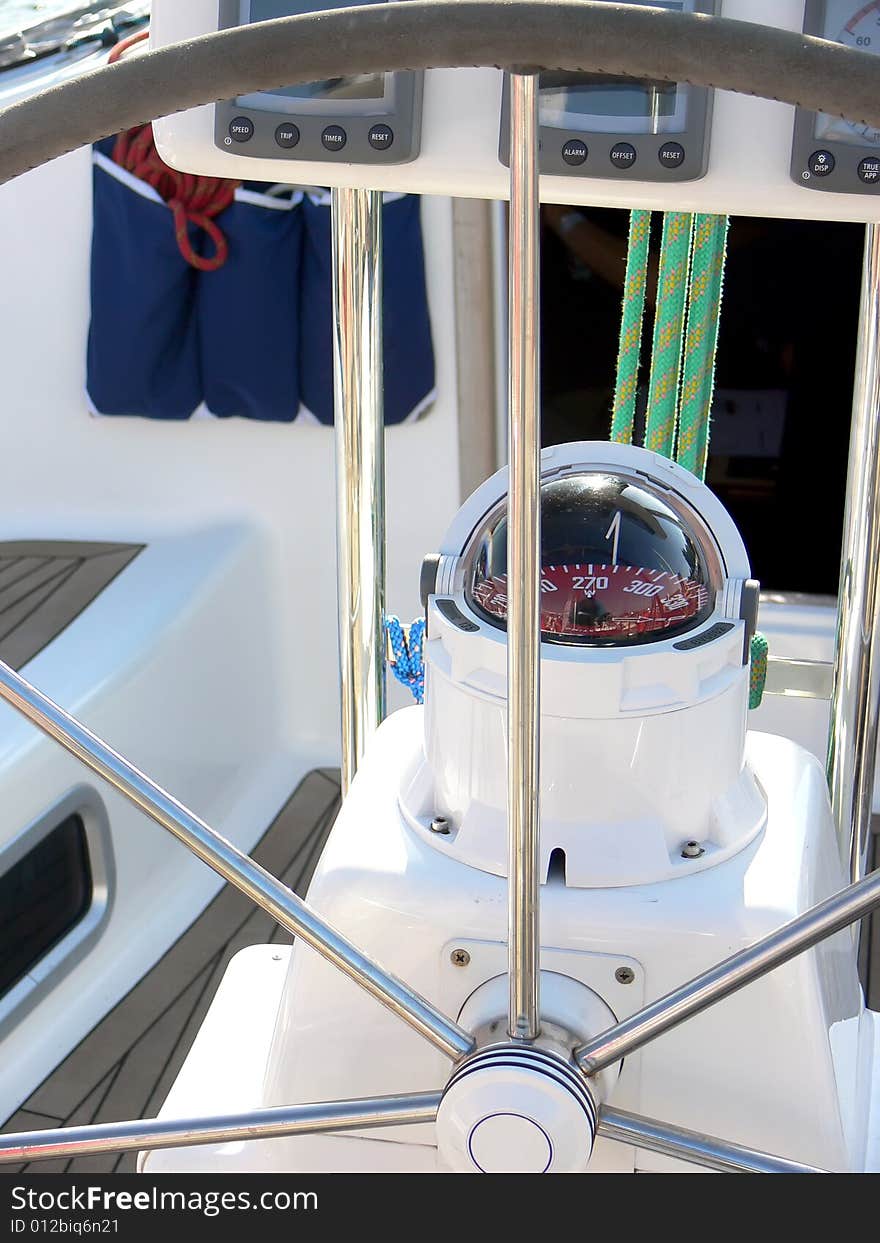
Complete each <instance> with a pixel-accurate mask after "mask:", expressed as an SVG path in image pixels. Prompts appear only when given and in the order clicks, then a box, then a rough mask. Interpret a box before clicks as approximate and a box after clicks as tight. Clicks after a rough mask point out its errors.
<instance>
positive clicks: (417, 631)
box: [385, 616, 425, 704]
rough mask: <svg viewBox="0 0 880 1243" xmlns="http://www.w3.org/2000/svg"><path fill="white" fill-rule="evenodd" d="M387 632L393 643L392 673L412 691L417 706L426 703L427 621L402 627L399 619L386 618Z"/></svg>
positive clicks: (415, 622) (420, 620)
mask: <svg viewBox="0 0 880 1243" xmlns="http://www.w3.org/2000/svg"><path fill="white" fill-rule="evenodd" d="M385 631H386V633H387V635H388V638H389V640H390V642H391V650H392V652H393V653H394V660H393V661H392V662H391V672H392V673H393V674H394V676H395V677H396V678H397V680H398V682H401V683H402V684H403V685H404V686H408V687H409V689H410V690H411V691H412V695H413V699H415V701H416V703H417V704H420V703H424V701H425V660H424V656H423V653H422V648H423V646H424V642H425V621H424V618H419V620H418V621H414V622H413V624H412V625H411V626H404V625H402V623H401V621H400V618H399V617H394V616H389V617H386V618H385Z"/></svg>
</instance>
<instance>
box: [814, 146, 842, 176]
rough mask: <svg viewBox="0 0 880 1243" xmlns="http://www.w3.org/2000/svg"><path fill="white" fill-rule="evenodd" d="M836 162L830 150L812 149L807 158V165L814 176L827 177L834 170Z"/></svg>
mask: <svg viewBox="0 0 880 1243" xmlns="http://www.w3.org/2000/svg"><path fill="white" fill-rule="evenodd" d="M836 163H837V161H836V160H835V158H834V156H833V155H832V154H831V152H830V151H814V152H813V154H812V155H811V156H810V158H809V160H807V167H808V168H809V170H810V172H811V173H812V174H813V176H814V177H827V176H828V174H829V173H833V172H834V166H835V164H836Z"/></svg>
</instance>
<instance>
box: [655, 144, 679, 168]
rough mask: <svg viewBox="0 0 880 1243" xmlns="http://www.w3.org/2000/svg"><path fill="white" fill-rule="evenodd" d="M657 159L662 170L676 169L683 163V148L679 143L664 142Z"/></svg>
mask: <svg viewBox="0 0 880 1243" xmlns="http://www.w3.org/2000/svg"><path fill="white" fill-rule="evenodd" d="M657 159H658V160H659V161H660V163H661V164H662V165H663V167H664V168H678V167H679V166H680V165H681V164H683V163H684V147H683V146H682V145H681V143H680V142H664V144H663V146H662V147H661V148H660V150H659V151H658V152H657Z"/></svg>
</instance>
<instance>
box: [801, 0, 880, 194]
mask: <svg viewBox="0 0 880 1243" xmlns="http://www.w3.org/2000/svg"><path fill="white" fill-rule="evenodd" d="M804 33H805V34H812V35H819V36H820V37H821V38H823V39H828V40H829V41H830V42H832V43H841V44H843V45H844V46H846V47H852V48H858V49H859V51H862V52H869V53H872V54H876V53H878V52H880V0H869V2H868V3H861V4H860V3H859V0H807V6H806V13H805V17H804ZM791 175H792V178H793V179H794V180H795V181H797V182H798V183H799V184H800V185H802V186H804V187H805V188H806V189H808V190H834V191H838V192H839V191H843V192H844V193H848V194H870V193H874V192H876V191H877V190H878V189H880V129H876V128H875V127H874V126H872V125H867V124H865V123H864V122H862V121H848V120H846V119H844V118H843V117H838V116H831V115H829V114H828V113H825V112H818V113H817V112H809V111H806V110H804V109H802V108H799V109H798V110H797V116H796V120H795V130H794V148H793V153H792V164H791Z"/></svg>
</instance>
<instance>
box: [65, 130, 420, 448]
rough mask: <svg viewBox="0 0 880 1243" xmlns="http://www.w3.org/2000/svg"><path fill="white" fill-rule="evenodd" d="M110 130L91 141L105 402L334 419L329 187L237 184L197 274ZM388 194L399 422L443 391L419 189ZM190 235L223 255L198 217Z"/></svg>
mask: <svg viewBox="0 0 880 1243" xmlns="http://www.w3.org/2000/svg"><path fill="white" fill-rule="evenodd" d="M114 141H115V140H114V139H108V140H106V141H105V142H103V143H100V144H98V146H97V147H96V148H95V152H94V160H95V167H94V230H93V239H92V266H91V295H92V317H91V324H90V329H89V341H88V356H87V381H86V387H87V390H88V396H89V400H90V402H91V405H92V408H93V409H94V410H95V412H97V413H99V414H107V415H141V416H145V417H148V418H154V419H164V420H183V419H188V418H190V417H191V416H192V415H193V414H194V413H195V412H196V411H197V410H201V411H204V410H207V411H208V413H209V414H212V415H215V416H218V417H220V418H229V417H233V416H240V417H244V418H249V419H258V420H263V421H272V422H292V421H293V420H294V419H295V418H297V416H298V415H301V416H302V417H308V416H309V415H311V416H312V417H313V418H316V419H317V420H318V421H319V422H321V423H326V424H332V422H333V341H332V320H333V316H332V289H331V262H332V260H331V240H330V207H329V203H330V196H329V194H327V193H326V192H318V193H313V194H311V195H307V196H306V197H305V198H303V196H302V194H301V193H300V192H298V191H291V190H290V189H289V188H287V190H286V191H285V190H284V188H282V187H274V188H272V192H271V193H269V192H268V191H269V187H258V186H252V185H249V186H245V187H243V188H241V189H239V190H238V191H237V192H236V198H235V201H234V202H233V203H232V205H231V206H230V207H228V208H227V209H226V210H225V211H223V212H221V213H220V214H219V215H218V216H217V217H216V223H217V225H218V226H219V228H220V229H221V230H222V232H223V234H224V236H225V237H226V239H227V241H228V244H229V254H228V258H227V260H226V262H225V263H224V264H223V266H222V267H220V268H218V269H217V270H215V271H205V272H200V271H197V270H196V269H195V268H193V267H192V266H191V265H190V264H189V263H187V261H186V259H185V258H184V256H183V255H182V254H181V252H180V249H179V247H178V244H177V238H176V236H175V228H174V215H173V213H172V211H171V210H170V209H169V208H168V206H167V205H166V204H165V203H164V202H163V201H162V199H161V197H160V196H159V194H158V193H157V192H156V191H155V190H154V189H153V188H152V187H151V186H149V185H147V184H146V183H145V182H143V181H140V180H139V179H138V178H136V177H135V176H134V175H133V174H131V173H130V172H128V171H127V170H125V169H123V168H121V167H120V166H119V165H117V164H115V163H114V162H113V159H112V152H113V144H114ZM275 190H278V191H279V193H275ZM386 200H387V201H386V203H385V206H384V208H383V212H384V216H383V227H384V242H385V244H384V272H385V275H384V285H383V302H384V312H385V324H384V337H385V365H384V380H385V421H386V423H400V422H403V421H404V420H406V419H408V418H411V417H416V416H417V415H418V414H420V413H421V412H422V411H423V410H424V409H426V408H427V406H428V405H429V404H430V402H431V400H432V399H433V395H434V352H433V347H432V343H431V326H430V319H429V315H428V301H427V290H426V286H425V270H424V254H423V245H422V230H421V222H420V213H419V200H418V198H416V197H414V196H411V195H407V196H403V197H401V196H396V195H389V196H386ZM188 237H189V241H190V244H191V246H192V248H193V250H194V251H195V253H197V254H205V255H209V254H211V253H213V246H214V243H213V242H212V241H211V240H210V239H208V238H207V237H206V236H205V235H204V233H203V232H202V231H201V230H200V229H198V228H196V227H195V226H193V225H189V226H188Z"/></svg>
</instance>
